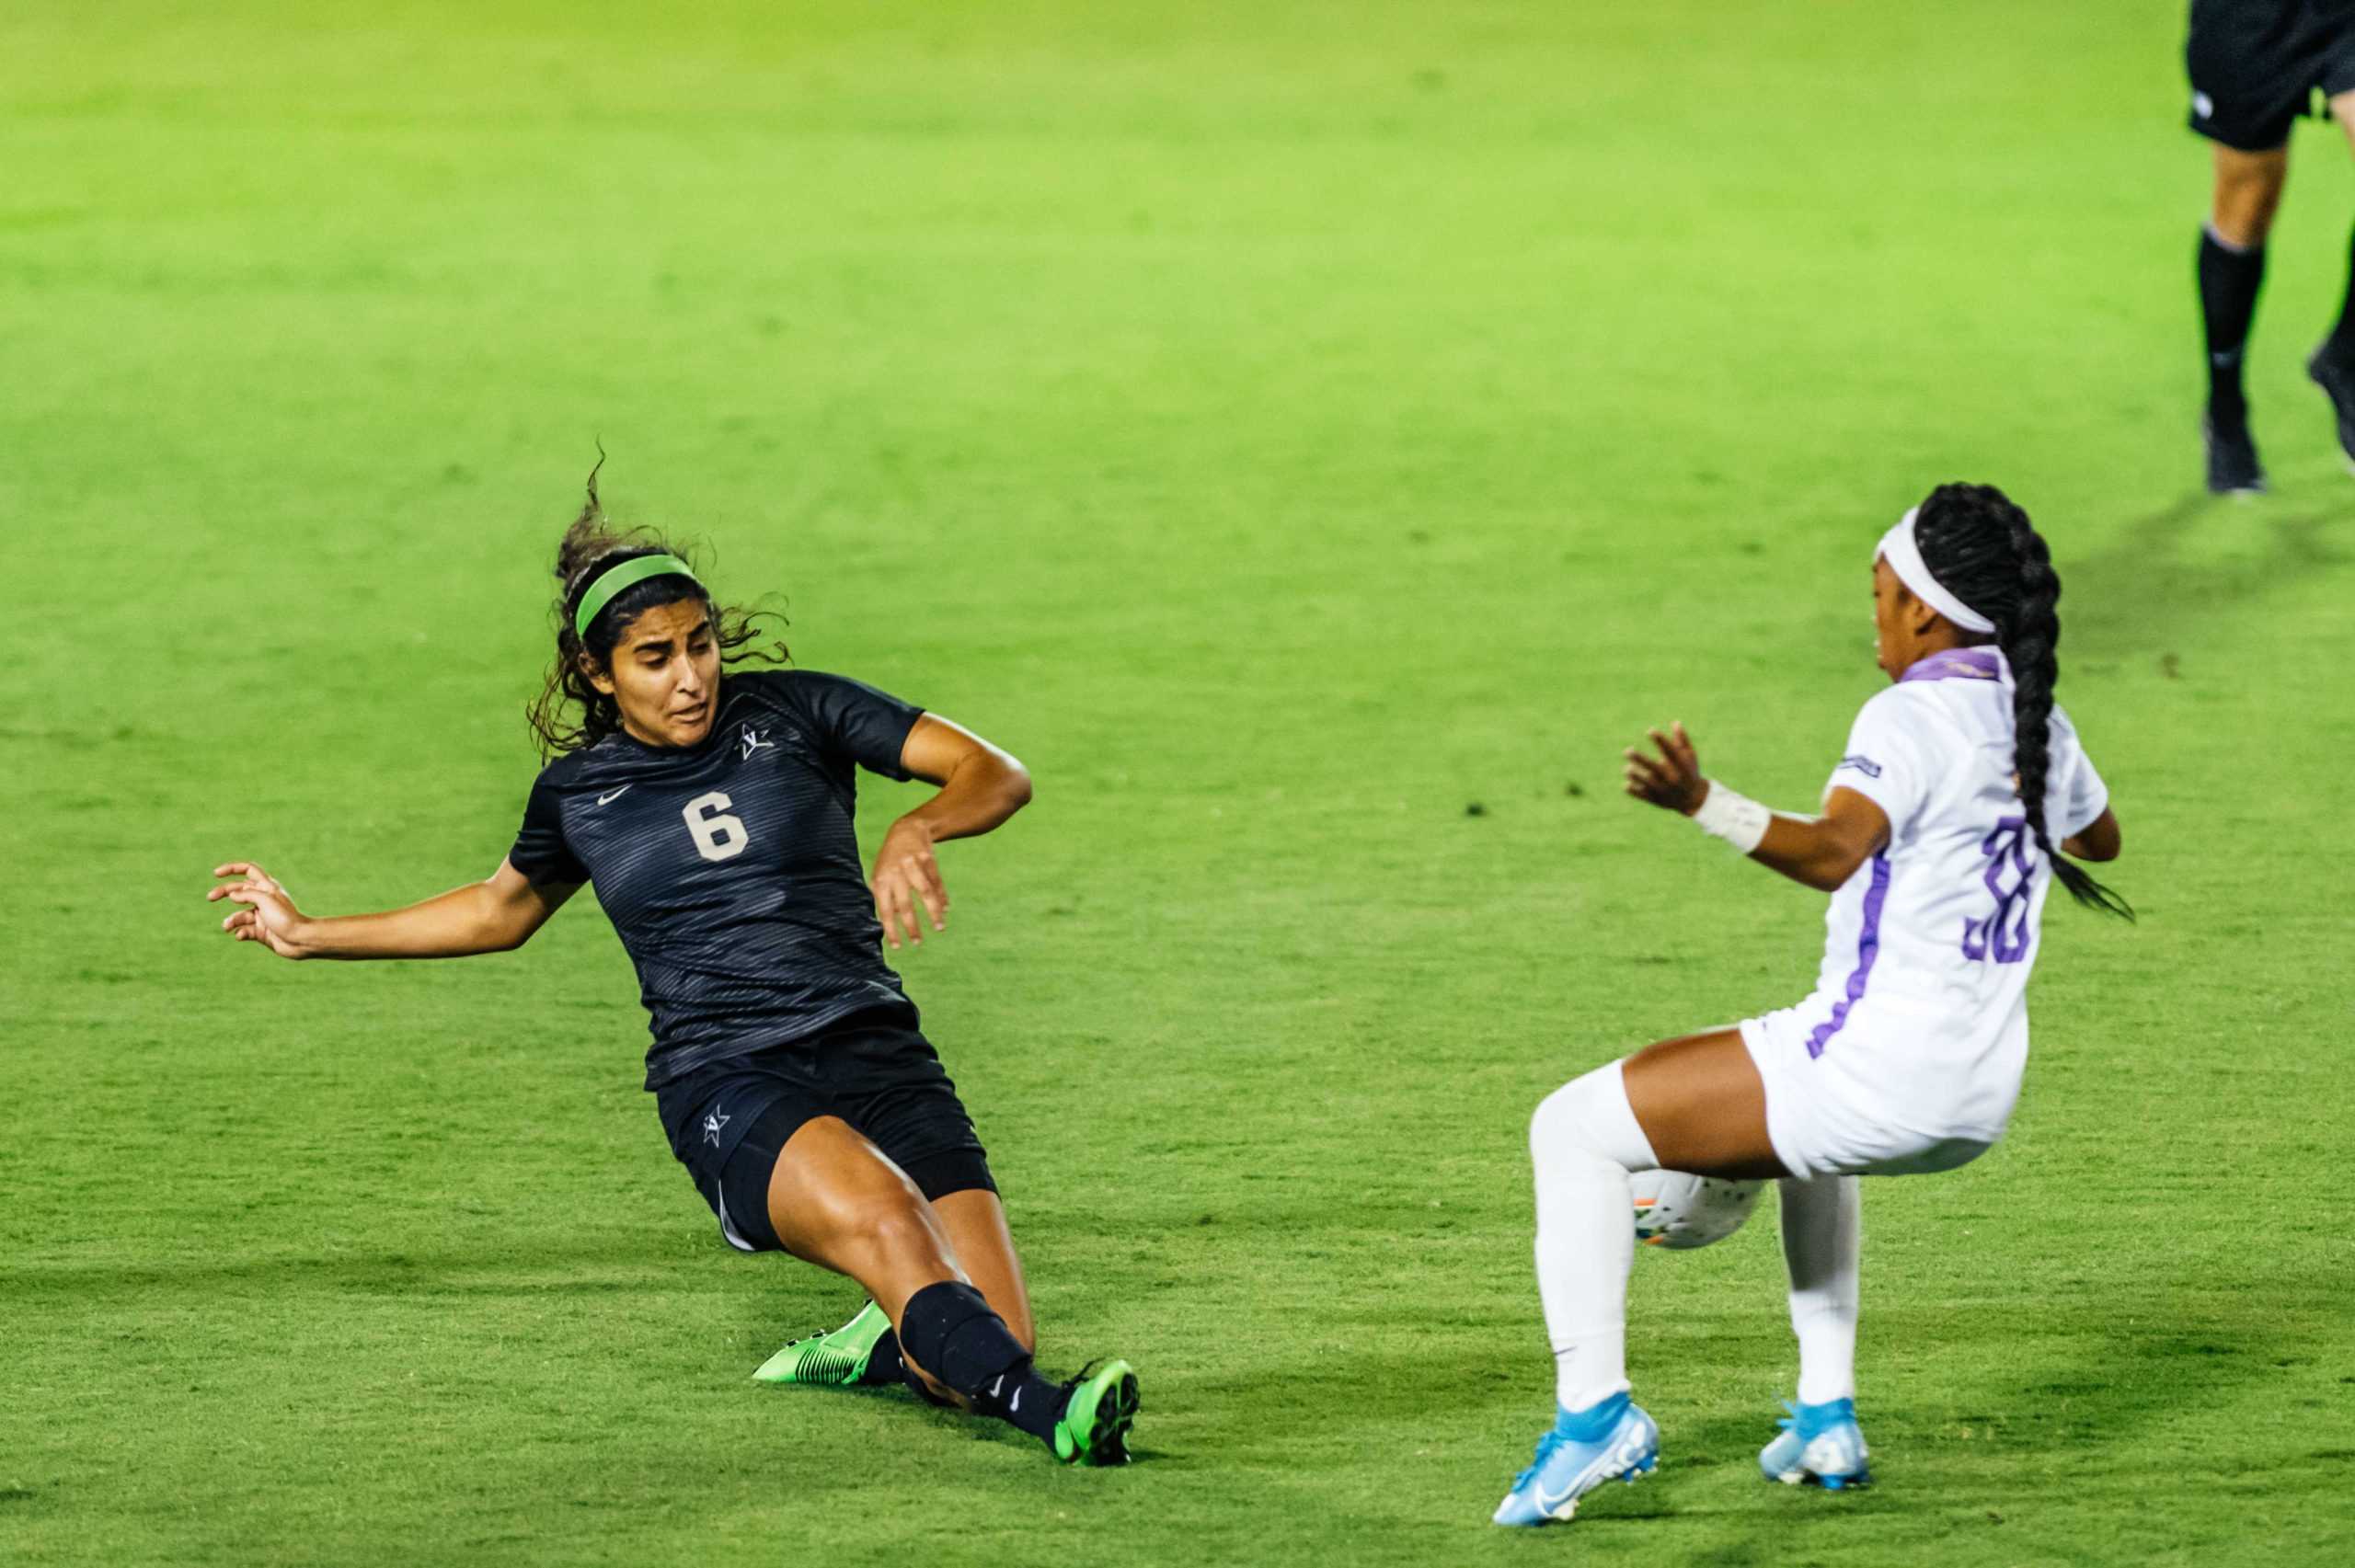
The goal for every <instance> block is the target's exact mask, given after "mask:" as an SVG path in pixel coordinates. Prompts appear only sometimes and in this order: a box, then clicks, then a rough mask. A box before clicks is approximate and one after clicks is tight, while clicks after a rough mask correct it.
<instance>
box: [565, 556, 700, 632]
mask: <svg viewBox="0 0 2355 1568" xmlns="http://www.w3.org/2000/svg"><path fill="white" fill-rule="evenodd" d="M672 577H678V578H686V579H687V580H688V581H689V582H691V583H694V584H695V586H696V587H697V588H701V587H702V586H703V584H702V582H701V581H700V580H698V579H697V578H696V577H695V571H694V569H693V568H692V567H689V566H688V565H687V564H686V563H685V562H684V561H682V560H681V559H679V557H678V556H676V555H640V556H638V557H637V558H636V559H635V560H628V561H624V562H623V563H622V564H621V565H620V566H618V567H613V568H612V569H611V570H609V571H607V572H605V573H604V574H603V575H602V576H600V577H598V578H594V579H592V581H591V582H590V584H589V589H588V591H587V592H585V593H583V594H582V595H581V596H580V609H578V610H576V611H574V612H572V630H573V634H574V635H577V636H578V637H580V640H581V641H582V642H584V643H585V642H587V641H588V640H589V623H590V622H592V621H594V620H595V619H596V618H597V612H599V611H600V610H603V608H604V607H605V606H606V605H608V604H611V603H612V602H613V601H614V596H615V594H618V593H620V592H621V591H622V590H623V589H628V588H636V587H637V586H638V584H639V583H642V582H644V581H645V580H646V579H647V578H672Z"/></svg>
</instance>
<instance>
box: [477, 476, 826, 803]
mask: <svg viewBox="0 0 2355 1568" xmlns="http://www.w3.org/2000/svg"><path fill="white" fill-rule="evenodd" d="M604 465H605V460H604V456H603V453H602V452H601V453H600V454H599V455H598V458H597V467H596V468H592V469H591V470H590V471H589V483H588V492H589V495H588V498H587V499H586V500H585V501H583V502H582V503H581V507H580V516H578V517H576V518H574V519H573V520H572V526H571V527H569V528H568V529H566V530H565V531H564V538H563V540H562V541H561V542H560V543H559V544H557V549H556V580H557V586H558V589H559V591H558V592H557V598H556V602H555V604H554V605H553V606H552V607H551V608H552V610H553V612H554V614H555V617H556V662H555V663H553V664H551V665H549V666H548V672H547V678H546V682H545V683H544V684H543V685H542V687H541V688H540V694H539V695H538V696H537V697H535V698H534V699H533V700H532V701H531V703H530V704H527V705H526V706H525V708H524V710H523V714H524V717H525V718H527V719H529V720H530V721H531V726H532V731H533V734H534V736H535V737H536V738H537V741H538V745H539V749H540V757H541V760H542V761H552V760H554V759H555V758H557V757H561V756H563V755H565V754H566V753H567V752H571V751H578V750H580V749H581V748H583V747H587V746H594V745H595V744H597V742H599V741H600V740H603V738H605V737H607V736H608V735H611V734H613V733H614V732H615V730H618V729H619V728H621V727H622V715H621V708H620V706H619V705H618V704H616V703H615V701H614V699H613V698H612V697H611V696H608V695H607V694H606V693H604V692H600V691H598V690H597V688H596V687H595V686H594V685H593V684H592V683H591V681H590V680H589V674H590V671H591V670H597V671H600V672H603V671H604V670H607V669H609V668H611V664H612V660H613V657H614V646H615V644H616V643H618V642H620V641H621V635H622V633H623V632H624V631H626V630H627V629H628V626H629V624H630V623H631V622H633V621H635V620H637V619H638V616H639V615H641V614H643V613H645V612H647V611H649V610H650V609H652V608H653V607H654V606H656V605H658V604H675V603H677V602H678V601H680V600H683V599H699V600H701V601H703V604H704V609H705V611H706V612H707V613H708V614H709V615H710V616H711V624H712V630H713V633H714V635H716V636H717V637H718V641H719V658H720V663H721V665H722V667H723V668H725V667H727V666H729V665H734V664H741V663H743V662H745V661H747V660H750V661H752V662H755V663H762V664H783V663H785V662H786V660H787V658H788V657H789V655H788V654H787V650H786V646H785V643H784V640H783V639H782V638H779V637H775V636H774V635H765V636H764V633H763V630H762V627H761V624H760V623H762V622H763V621H769V620H774V621H776V622H777V623H779V624H783V623H784V620H785V617H784V616H783V615H781V614H779V613H777V612H775V611H773V610H759V609H748V608H742V607H739V606H736V605H729V604H718V603H715V602H713V601H712V598H711V594H710V593H709V591H708V590H707V589H705V588H704V586H703V584H702V583H700V582H698V581H696V580H695V578H689V577H682V576H681V575H680V574H678V573H677V572H666V573H664V574H663V575H661V576H660V577H651V578H647V579H646V580H645V581H644V582H640V583H633V584H631V585H630V586H629V587H628V588H626V589H623V590H622V591H621V592H619V593H617V594H615V596H614V598H613V600H612V601H611V602H610V603H608V604H607V605H606V606H605V607H604V608H603V609H602V610H600V611H598V612H597V614H596V617H595V619H593V620H592V621H591V622H590V623H589V633H588V635H587V636H586V637H583V636H581V635H579V634H578V633H576V632H575V631H574V630H573V626H572V620H573V616H574V615H575V613H576V612H578V611H579V610H580V596H581V594H582V593H584V592H586V591H587V589H588V587H589V585H590V583H591V582H592V580H593V579H594V578H596V577H597V576H598V575H599V574H600V573H601V572H603V570H604V569H605V568H606V567H614V566H618V565H620V564H621V563H622V562H624V561H633V560H636V559H638V557H639V556H641V555H677V556H679V558H680V559H682V560H685V559H687V556H686V555H685V553H684V551H682V550H679V549H675V548H673V547H672V544H670V543H669V541H667V540H665V539H664V538H662V536H661V535H660V534H658V533H656V532H654V531H653V530H651V529H646V528H621V527H617V526H615V524H614V523H612V522H611V521H608V520H607V518H606V516H605V509H604V506H603V503H602V502H601V501H600V500H599V499H598V498H597V471H598V469H601V468H603V467H604ZM576 706H577V707H578V709H579V710H580V711H579V712H578V713H577V714H575V713H574V712H573V711H572V710H573V709H574V708H575V707H576Z"/></svg>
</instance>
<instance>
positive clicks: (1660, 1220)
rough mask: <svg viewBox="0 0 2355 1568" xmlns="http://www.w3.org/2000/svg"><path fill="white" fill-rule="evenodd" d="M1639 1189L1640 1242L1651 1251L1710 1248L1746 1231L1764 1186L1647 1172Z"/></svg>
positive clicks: (1634, 1181) (1636, 1182) (1637, 1179)
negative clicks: (1741, 1230)
mask: <svg viewBox="0 0 2355 1568" xmlns="http://www.w3.org/2000/svg"><path fill="white" fill-rule="evenodd" d="M1628 1185H1630V1186H1632V1187H1634V1188H1635V1190H1636V1240H1637V1241H1638V1242H1642V1243H1643V1244H1644V1245H1646V1246H1648V1247H1675V1248H1679V1249H1682V1248H1688V1247H1706V1246H1707V1245H1708V1244H1709V1243H1710V1242H1722V1241H1724V1240H1725V1239H1726V1238H1727V1237H1728V1236H1730V1235H1732V1234H1733V1233H1734V1232H1735V1231H1736V1230H1740V1229H1741V1222H1742V1221H1743V1220H1745V1219H1749V1218H1750V1211H1751V1210H1752V1209H1753V1208H1755V1207H1758V1195H1759V1193H1760V1192H1762V1191H1763V1190H1764V1188H1765V1185H1766V1184H1765V1183H1763V1182H1722V1181H1719V1180H1717V1178H1716V1177H1715V1176H1690V1175H1687V1174H1685V1173H1683V1172H1682V1171H1646V1172H1644V1173H1642V1174H1641V1175H1637V1176H1633V1177H1630V1178H1629V1179H1628Z"/></svg>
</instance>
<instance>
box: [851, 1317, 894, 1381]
mask: <svg viewBox="0 0 2355 1568" xmlns="http://www.w3.org/2000/svg"><path fill="white" fill-rule="evenodd" d="M904 1366H905V1363H903V1362H902V1360H901V1359H900V1336H899V1335H898V1334H896V1333H892V1332H891V1331H890V1329H885V1330H884V1331H883V1337H882V1338H881V1339H879V1340H877V1341H876V1342H875V1348H874V1349H872V1350H870V1351H868V1352H867V1370H866V1371H864V1372H861V1373H860V1374H859V1375H858V1380H859V1381H860V1382H862V1383H878V1384H880V1383H896V1382H898V1381H899V1380H900V1377H901V1374H902V1368H904Z"/></svg>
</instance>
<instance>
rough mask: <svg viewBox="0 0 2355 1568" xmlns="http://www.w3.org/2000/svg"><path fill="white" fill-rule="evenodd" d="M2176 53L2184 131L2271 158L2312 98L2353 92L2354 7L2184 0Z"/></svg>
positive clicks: (2341, 2)
mask: <svg viewBox="0 0 2355 1568" xmlns="http://www.w3.org/2000/svg"><path fill="white" fill-rule="evenodd" d="M2183 54H2184V64H2185V66H2186V67H2187V68H2188V70H2189V72H2190V74H2191V128H2192V129H2193V130H2194V131H2197V132H2200V134H2201V135H2202V136H2205V137H2207V138H2208V139H2209V140H2210V141H2211V142H2218V143H2223V145H2225V146H2227V147H2233V148H2236V149H2238V150H2239V151H2241V152H2244V153H2266V152H2270V151H2272V150H2273V149H2274V148H2276V147H2279V146H2280V145H2281V144H2282V143H2285V142H2287V141H2288V140H2289V139H2290V126H2291V122H2292V121H2293V120H2297V119H2298V118H2299V117H2300V116H2301V115H2303V114H2306V113H2308V112H2309V111H2310V110H2311V109H2312V107H2313V104H2314V96H2315V92H2317V91H2319V92H2321V94H2322V96H2323V97H2325V98H2331V97H2338V95H2339V94H2340V93H2344V92H2350V91H2355V0H2191V31H2190V34H2189V36H2188V38H2187V40H2185V43H2184V46H2183Z"/></svg>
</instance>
